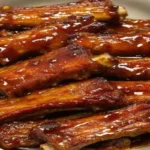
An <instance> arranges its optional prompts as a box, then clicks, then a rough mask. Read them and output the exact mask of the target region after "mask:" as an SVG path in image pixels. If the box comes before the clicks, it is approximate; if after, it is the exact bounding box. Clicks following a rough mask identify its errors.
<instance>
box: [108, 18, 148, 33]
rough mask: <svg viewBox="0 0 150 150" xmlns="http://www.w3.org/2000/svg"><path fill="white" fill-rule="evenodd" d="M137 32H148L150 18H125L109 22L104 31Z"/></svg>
mask: <svg viewBox="0 0 150 150" xmlns="http://www.w3.org/2000/svg"><path fill="white" fill-rule="evenodd" d="M139 32H150V20H135V19H126V20H124V21H122V22H119V23H112V22H110V23H109V24H108V25H107V30H106V32H105V33H106V34H107V33H113V34H114V33H119V34H133V33H139Z"/></svg>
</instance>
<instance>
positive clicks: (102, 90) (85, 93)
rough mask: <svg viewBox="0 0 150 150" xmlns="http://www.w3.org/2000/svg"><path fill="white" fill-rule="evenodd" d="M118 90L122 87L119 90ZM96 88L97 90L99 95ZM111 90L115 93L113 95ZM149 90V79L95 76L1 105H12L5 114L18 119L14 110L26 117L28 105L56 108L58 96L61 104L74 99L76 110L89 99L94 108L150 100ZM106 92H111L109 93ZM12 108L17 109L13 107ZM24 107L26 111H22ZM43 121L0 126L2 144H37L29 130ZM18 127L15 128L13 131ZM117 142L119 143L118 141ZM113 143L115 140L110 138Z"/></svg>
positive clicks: (6, 145)
mask: <svg viewBox="0 0 150 150" xmlns="http://www.w3.org/2000/svg"><path fill="white" fill-rule="evenodd" d="M109 83H110V84H109ZM116 89H118V91H117V90H116ZM119 90H121V91H122V92H123V93H124V94H126V96H125V97H123V96H124V95H123V94H121V92H120V91H119ZM58 91H59V92H58ZM92 91H96V95H95V93H93V92H92ZM109 91H110V92H112V94H110V93H109ZM149 92H150V83H149V82H148V81H145V82H131V81H130V82H128V81H123V82H122V81H111V82H110V81H109V82H107V81H106V80H104V79H102V78H95V79H91V80H87V81H82V82H78V83H73V84H70V85H66V86H63V87H59V88H58V87H57V88H54V89H48V90H45V91H43V92H42V91H41V92H36V93H32V95H28V96H26V97H22V98H20V99H12V100H11V102H9V101H7V100H1V102H0V107H1V108H2V107H3V109H5V108H6V109H7V108H8V107H10V108H11V109H10V111H9V110H8V109H7V111H6V112H5V114H6V113H7V115H9V114H8V112H11V114H10V117H11V119H13V118H14V119H15V116H14V112H16V111H17V112H18V116H25V114H26V115H27V113H26V111H27V109H26V110H25V108H26V107H28V110H29V109H32V112H33V113H34V111H40V110H44V109H45V107H47V109H48V107H49V109H51V108H52V107H55V106H56V104H59V103H58V97H59V101H61V104H62V102H64V100H63V99H65V98H67V99H66V101H67V103H66V102H64V104H63V105H64V106H65V104H66V106H65V107H70V105H69V100H70V103H71V102H72V106H71V107H70V108H71V109H74V108H73V105H74V106H77V105H78V106H77V107H79V105H80V104H81V103H82V104H81V105H82V106H84V103H87V104H89V102H88V100H91V103H90V104H89V105H90V107H95V106H94V104H95V105H96V107H97V108H98V107H99V108H103V109H104V108H107V107H117V106H121V105H124V106H125V105H128V104H133V103H139V102H146V101H149V100H150V94H149ZM97 93H98V94H97ZM106 93H108V95H106ZM138 93H139V94H140V93H142V94H141V95H138ZM147 93H148V94H149V96H147V95H146V94H147ZM98 95H99V102H98V101H97V102H98V103H97V102H96V100H97V98H98ZM106 96H108V97H106ZM52 97H53V99H54V98H55V97H56V99H55V104H54V105H53V106H52ZM77 97H78V101H77V100H76V101H75V100H74V98H76V99H77ZM92 97H93V98H95V101H93V100H92ZM101 97H102V98H104V99H105V101H102V100H103V99H101ZM109 97H111V98H112V99H111V101H109ZM46 99H47V100H46ZM81 99H84V101H82V100H81ZM113 99H114V101H113ZM107 100H108V101H107ZM29 101H30V102H31V103H33V105H32V107H30V108H29ZM41 102H43V105H44V107H43V108H42V107H40V106H41ZM53 102H54V101H53ZM102 102H103V103H104V102H105V103H104V105H103V103H102ZM12 103H13V104H12ZM75 103H76V104H75ZM77 103H78V104H77ZM50 104H51V105H50ZM48 105H50V106H48ZM81 105H80V106H81ZM30 106H31V105H30ZM60 106H61V105H60ZM86 106H87V107H89V106H88V105H85V107H86ZM12 107H13V108H14V109H12ZM33 107H36V108H33ZM20 110H21V111H22V112H20ZM58 111H59V109H58ZM1 113H2V111H0V114H1ZM23 113H24V114H23ZM22 114H23V115H22ZM3 115H4V114H3ZM5 119H8V120H9V118H5ZM39 123H40V124H41V123H43V120H42V121H40V122H39V121H32V122H31V121H30V122H28V121H27V122H19V123H17V122H15V123H9V124H5V125H2V126H1V127H0V145H1V146H2V147H3V148H5V149H6V148H7V149H10V148H17V147H33V146H36V145H38V144H39V142H37V141H36V140H31V139H30V138H29V133H30V130H31V129H32V128H33V127H34V126H38V125H39ZM14 128H15V130H12V129H14ZM10 131H11V132H10ZM22 131H24V132H22ZM115 141H116V140H115ZM115 141H114V142H115ZM119 141H120V140H119ZM114 142H113V143H114ZM116 142H117V143H118V141H116ZM110 143H112V142H111V141H110ZM122 143H123V142H122ZM125 144H126V143H125ZM109 145H110V144H107V143H106V144H105V145H104V146H105V147H106V146H109ZM120 145H121V144H120ZM104 146H103V147H104ZM122 146H124V145H122ZM127 146H128V145H127ZM98 147H100V145H99V144H98Z"/></svg>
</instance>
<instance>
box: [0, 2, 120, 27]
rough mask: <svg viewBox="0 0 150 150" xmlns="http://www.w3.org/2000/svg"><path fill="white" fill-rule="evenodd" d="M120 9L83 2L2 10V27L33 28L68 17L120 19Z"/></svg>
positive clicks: (102, 3) (0, 20) (106, 3)
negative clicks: (86, 16) (87, 16)
mask: <svg viewBox="0 0 150 150" xmlns="http://www.w3.org/2000/svg"><path fill="white" fill-rule="evenodd" d="M117 10H118V7H116V6H113V5H112V4H111V3H110V2H109V1H103V2H102V1H100V2H98V1H96V2H94V1H83V2H82V1H81V2H75V3H68V4H60V5H52V6H43V7H25V8H21V7H20V8H15V7H14V8H13V7H9V6H4V7H1V8H0V18H1V19H0V26H1V27H4V28H21V27H32V26H37V25H39V24H43V23H50V22H53V21H58V20H64V19H66V18H67V17H69V16H71V15H74V16H83V15H91V16H94V17H95V18H96V19H97V20H110V19H112V18H119V16H118V12H117Z"/></svg>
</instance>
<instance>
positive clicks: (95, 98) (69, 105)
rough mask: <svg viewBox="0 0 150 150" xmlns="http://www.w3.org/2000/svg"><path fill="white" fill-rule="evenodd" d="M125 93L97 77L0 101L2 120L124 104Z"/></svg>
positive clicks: (106, 107) (0, 119)
mask: <svg viewBox="0 0 150 150" xmlns="http://www.w3.org/2000/svg"><path fill="white" fill-rule="evenodd" d="M123 96H124V94H123V93H122V92H121V91H120V90H116V89H115V88H113V86H111V85H110V84H109V83H108V82H107V81H106V80H104V79H102V78H95V79H91V80H87V81H82V82H77V83H73V84H69V85H66V86H62V87H56V88H52V89H48V90H44V91H39V92H35V93H32V94H31V95H27V96H25V97H21V98H16V99H15V98H14V99H13V98H12V99H9V100H6V99H2V100H1V101H0V108H1V109H0V123H3V122H7V121H10V120H18V119H20V118H26V117H29V116H33V115H36V116H37V115H39V116H41V115H44V114H47V113H51V112H56V111H60V110H61V111H62V110H64V111H65V110H76V109H77V110H78V109H93V108H97V109H100V110H101V109H102V110H104V109H108V108H114V107H119V106H122V105H123V104H124V103H125V102H124V101H123V100H122V99H123Z"/></svg>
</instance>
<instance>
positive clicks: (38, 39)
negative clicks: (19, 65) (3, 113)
mask: <svg viewBox="0 0 150 150" xmlns="http://www.w3.org/2000/svg"><path fill="white" fill-rule="evenodd" d="M104 28H105V24H104V23H100V22H96V21H94V18H93V17H89V16H82V17H75V16H72V17H70V18H69V19H68V20H65V21H60V22H55V23H53V24H51V25H43V26H39V27H37V28H34V29H31V30H28V31H24V32H21V33H18V34H15V35H13V36H11V37H5V38H0V64H1V65H7V64H10V63H12V62H14V61H17V60H20V59H21V58H22V57H24V56H26V57H27V56H32V55H33V54H34V55H37V54H44V53H47V52H50V51H51V50H54V49H57V48H60V47H63V46H65V45H66V44H67V39H68V36H69V35H70V34H72V33H75V32H77V31H88V32H96V31H99V30H102V29H104Z"/></svg>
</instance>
